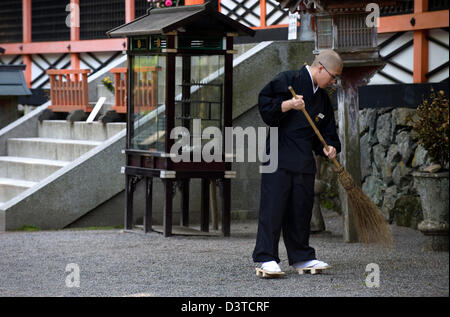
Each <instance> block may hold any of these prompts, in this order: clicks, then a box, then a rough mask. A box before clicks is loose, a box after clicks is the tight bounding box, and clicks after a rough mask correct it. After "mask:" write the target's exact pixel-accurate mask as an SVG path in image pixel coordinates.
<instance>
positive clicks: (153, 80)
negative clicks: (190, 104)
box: [131, 55, 166, 152]
mask: <svg viewBox="0 0 450 317" xmlns="http://www.w3.org/2000/svg"><path fill="white" fill-rule="evenodd" d="M131 58H132V74H133V85H134V86H133V90H132V100H133V105H134V109H133V118H132V120H133V122H134V135H133V137H132V139H131V148H132V149H137V150H147V151H152V152H164V143H165V141H164V138H165V106H164V103H165V89H164V86H165V68H166V58H165V56H160V55H152V56H132V57H131Z"/></svg>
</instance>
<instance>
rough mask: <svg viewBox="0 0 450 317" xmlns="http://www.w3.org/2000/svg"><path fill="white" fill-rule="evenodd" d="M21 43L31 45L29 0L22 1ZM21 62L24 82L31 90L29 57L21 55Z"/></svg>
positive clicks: (30, 63)
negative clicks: (23, 66) (23, 65)
mask: <svg viewBox="0 0 450 317" xmlns="http://www.w3.org/2000/svg"><path fill="white" fill-rule="evenodd" d="M22 41H23V43H31V0H22ZM22 62H23V63H24V64H25V71H24V77H25V82H26V83H27V86H28V87H29V88H31V79H32V76H33V74H32V65H33V63H32V61H31V55H28V54H26V55H23V61H22Z"/></svg>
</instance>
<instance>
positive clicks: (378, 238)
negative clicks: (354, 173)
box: [337, 168, 392, 247]
mask: <svg viewBox="0 0 450 317" xmlns="http://www.w3.org/2000/svg"><path fill="white" fill-rule="evenodd" d="M337 172H338V176H339V181H340V182H341V184H342V186H343V187H344V189H345V190H346V192H347V196H348V200H349V202H350V207H351V209H352V211H353V215H354V219H355V226H356V231H357V233H358V239H359V241H360V242H362V243H367V244H368V243H379V244H382V245H384V246H387V247H391V246H392V237H391V232H390V230H389V227H388V224H387V222H386V220H385V219H384V217H383V215H382V214H381V212H380V210H379V209H378V207H377V205H375V203H374V202H373V201H371V200H370V199H369V198H368V197H367V195H366V194H365V193H364V192H363V191H362V189H361V188H359V187H358V186H356V185H355V184H354V182H353V179H352V177H351V175H350V174H349V173H348V172H347V171H346V170H345V169H343V168H342V169H341V170H340V171H337Z"/></svg>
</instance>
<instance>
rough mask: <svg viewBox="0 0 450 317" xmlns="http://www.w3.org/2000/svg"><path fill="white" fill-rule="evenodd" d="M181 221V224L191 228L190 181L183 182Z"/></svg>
mask: <svg viewBox="0 0 450 317" xmlns="http://www.w3.org/2000/svg"><path fill="white" fill-rule="evenodd" d="M181 184H182V185H181V219H180V224H181V225H182V226H185V227H189V187H190V186H189V185H190V180H189V179H184V180H182V181H181Z"/></svg>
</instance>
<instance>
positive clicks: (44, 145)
mask: <svg viewBox="0 0 450 317" xmlns="http://www.w3.org/2000/svg"><path fill="white" fill-rule="evenodd" d="M100 144H101V142H99V141H85V140H66V139H50V138H11V139H8V141H7V154H8V156H19V157H31V158H40V159H46V160H58V161H73V160H75V159H76V158H78V157H80V156H81V155H83V154H84V153H86V152H88V151H89V150H91V149H93V148H94V147H96V146H98V145H100Z"/></svg>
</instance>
